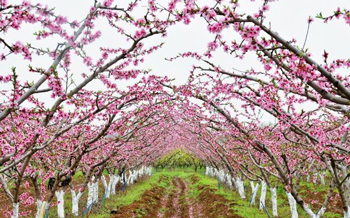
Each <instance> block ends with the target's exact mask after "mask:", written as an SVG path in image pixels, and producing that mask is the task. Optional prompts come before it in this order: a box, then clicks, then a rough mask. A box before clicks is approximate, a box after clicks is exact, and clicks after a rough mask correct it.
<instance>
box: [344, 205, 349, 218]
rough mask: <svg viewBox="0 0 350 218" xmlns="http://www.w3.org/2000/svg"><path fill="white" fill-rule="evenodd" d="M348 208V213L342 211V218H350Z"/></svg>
mask: <svg viewBox="0 0 350 218" xmlns="http://www.w3.org/2000/svg"><path fill="white" fill-rule="evenodd" d="M347 208H348V212H346V211H344V218H350V207H347Z"/></svg>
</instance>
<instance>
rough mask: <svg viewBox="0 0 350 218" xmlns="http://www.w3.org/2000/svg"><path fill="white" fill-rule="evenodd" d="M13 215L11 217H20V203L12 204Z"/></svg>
mask: <svg viewBox="0 0 350 218" xmlns="http://www.w3.org/2000/svg"><path fill="white" fill-rule="evenodd" d="M12 207H13V209H12V212H13V214H12V217H11V218H18V217H19V203H13V204H12Z"/></svg>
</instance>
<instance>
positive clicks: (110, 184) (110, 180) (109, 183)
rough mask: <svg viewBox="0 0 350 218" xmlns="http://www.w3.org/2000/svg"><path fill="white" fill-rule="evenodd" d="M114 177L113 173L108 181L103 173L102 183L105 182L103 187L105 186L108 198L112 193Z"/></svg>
mask: <svg viewBox="0 0 350 218" xmlns="http://www.w3.org/2000/svg"><path fill="white" fill-rule="evenodd" d="M113 179H114V177H113V175H109V182H108V183H107V181H106V177H105V176H104V175H102V184H103V187H104V188H105V195H106V198H109V197H110V195H111V187H112V182H113Z"/></svg>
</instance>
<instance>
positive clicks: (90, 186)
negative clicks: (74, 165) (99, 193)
mask: <svg viewBox="0 0 350 218" xmlns="http://www.w3.org/2000/svg"><path fill="white" fill-rule="evenodd" d="M87 187H88V199H87V205H86V208H88V207H89V206H90V204H91V203H92V202H93V201H94V193H95V190H94V183H93V182H89V183H88V184H87Z"/></svg>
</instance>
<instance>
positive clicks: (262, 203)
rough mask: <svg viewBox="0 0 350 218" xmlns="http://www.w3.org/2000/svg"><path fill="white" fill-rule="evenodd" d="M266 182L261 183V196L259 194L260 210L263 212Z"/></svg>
mask: <svg viewBox="0 0 350 218" xmlns="http://www.w3.org/2000/svg"><path fill="white" fill-rule="evenodd" d="M266 188H267V187H266V182H265V181H261V194H260V207H259V208H260V210H263V209H264V207H266V206H265V199H266Z"/></svg>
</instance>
